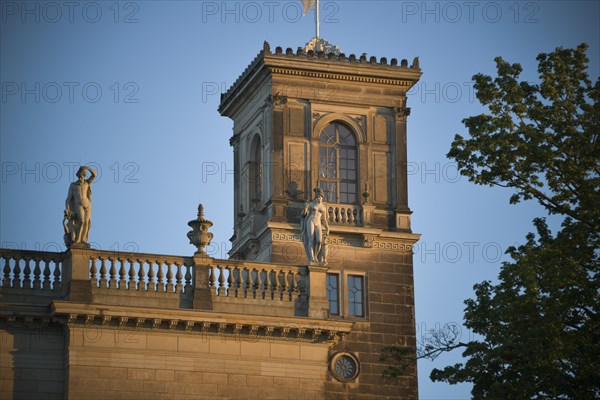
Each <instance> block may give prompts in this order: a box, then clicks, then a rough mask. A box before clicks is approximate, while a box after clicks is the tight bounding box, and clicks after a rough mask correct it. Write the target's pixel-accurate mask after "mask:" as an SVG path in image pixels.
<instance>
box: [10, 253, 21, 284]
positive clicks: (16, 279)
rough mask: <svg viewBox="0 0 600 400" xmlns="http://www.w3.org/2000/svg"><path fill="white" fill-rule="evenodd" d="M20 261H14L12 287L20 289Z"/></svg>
mask: <svg viewBox="0 0 600 400" xmlns="http://www.w3.org/2000/svg"><path fill="white" fill-rule="evenodd" d="M20 264H21V260H20V259H15V267H14V268H13V279H12V287H17V288H20V287H21V265H20Z"/></svg>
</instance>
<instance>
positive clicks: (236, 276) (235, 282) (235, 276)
mask: <svg viewBox="0 0 600 400" xmlns="http://www.w3.org/2000/svg"><path fill="white" fill-rule="evenodd" d="M231 274H232V275H233V296H234V297H238V292H239V290H240V280H241V277H240V269H239V268H238V267H233V270H232V271H231Z"/></svg>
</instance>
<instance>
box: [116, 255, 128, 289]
mask: <svg viewBox="0 0 600 400" xmlns="http://www.w3.org/2000/svg"><path fill="white" fill-rule="evenodd" d="M117 261H118V262H119V264H120V267H119V289H126V288H127V279H126V277H125V275H126V274H127V270H126V269H125V261H124V260H123V259H122V258H117Z"/></svg>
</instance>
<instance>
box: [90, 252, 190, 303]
mask: <svg viewBox="0 0 600 400" xmlns="http://www.w3.org/2000/svg"><path fill="white" fill-rule="evenodd" d="M92 253H93V254H91V255H90V258H89V260H90V280H91V281H92V286H93V287H101V288H109V289H120V290H137V291H148V292H168V293H184V292H186V291H187V290H189V289H191V288H192V287H193V282H192V277H193V263H194V262H193V259H192V258H188V257H172V256H159V255H150V254H121V253H107V252H100V251H93V252H92Z"/></svg>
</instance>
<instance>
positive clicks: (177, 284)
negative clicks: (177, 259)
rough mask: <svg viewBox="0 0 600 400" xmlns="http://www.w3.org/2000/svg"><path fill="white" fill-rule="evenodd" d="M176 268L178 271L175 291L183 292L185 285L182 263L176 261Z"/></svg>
mask: <svg viewBox="0 0 600 400" xmlns="http://www.w3.org/2000/svg"><path fill="white" fill-rule="evenodd" d="M175 268H176V269H177V273H176V274H175V282H176V285H175V292H176V293H181V291H182V289H183V285H182V284H181V281H182V280H183V274H182V273H181V264H179V263H175Z"/></svg>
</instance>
